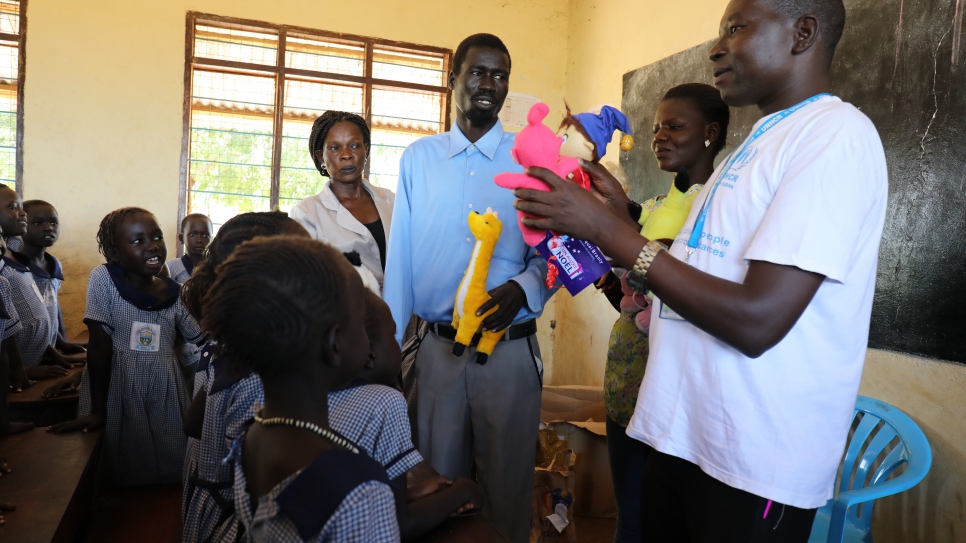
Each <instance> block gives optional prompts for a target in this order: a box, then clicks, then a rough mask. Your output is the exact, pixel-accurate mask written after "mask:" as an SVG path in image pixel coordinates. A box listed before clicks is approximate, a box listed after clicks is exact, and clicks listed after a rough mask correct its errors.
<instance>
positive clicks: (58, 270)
mask: <svg viewBox="0 0 966 543" xmlns="http://www.w3.org/2000/svg"><path fill="white" fill-rule="evenodd" d="M23 209H24V212H26V213H27V232H26V233H25V234H24V236H23V246H22V247H21V249H20V251H18V252H19V253H20V254H22V255H23V256H24V257H26V258H25V259H22V260H21V262H26V264H27V266H28V267H29V268H30V273H31V274H33V278H34V282H35V283H36V284H37V288H38V289H39V290H40V294H41V296H42V297H43V299H44V305H46V306H47V313H49V314H50V322H51V324H52V325H53V326H54V327H55V328H56V329H57V333H56V337H55V340H54V345H53V347H54V348H56V350H57V351H59V352H61V353H64V354H73V353H82V352H84V348H83V347H81V346H80V345H75V344H73V343H69V342H68V341H67V330H66V327H65V325H64V317H63V314H62V313H61V310H60V301H59V299H58V294H59V293H60V285H61V283H63V282H64V272H63V269H64V268H63V266H61V264H60V260H58V259H57V257H55V256H54V255H52V254H50V253H49V252H48V251H47V250H48V249H49V248H51V247H53V246H54V244H55V243H57V238H58V237H59V236H60V217H59V216H58V214H57V210H56V209H55V208H54V206H53V205H52V204H50V203H47V202H45V201H43V200H27V201H26V202H24V203H23ZM48 352H49V351H48ZM67 362H72V361H69V360H68V361H67Z"/></svg>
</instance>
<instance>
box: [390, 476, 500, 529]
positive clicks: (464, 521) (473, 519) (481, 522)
mask: <svg viewBox="0 0 966 543" xmlns="http://www.w3.org/2000/svg"><path fill="white" fill-rule="evenodd" d="M427 466H428V465H427ZM434 475H439V474H438V473H437V472H436V471H435V470H434V469H432V468H428V469H423V468H421V467H420V468H417V469H416V470H413V471H411V472H410V474H409V477H408V478H407V484H408V485H410V486H411V485H413V484H416V483H419V482H421V481H424V480H426V479H427V478H429V477H431V476H434ZM419 541H420V543H505V542H508V540H507V538H505V537H503V534H501V533H500V532H498V531H497V530H496V528H495V527H494V526H493V525H492V524H490V521H488V520H486V519H485V518H483V515H480V514H475V515H468V516H461V517H450V518H449V519H447V520H446V521H445V522H443V523H442V524H440V525H439V526H437V527H436V529H435V530H433V531H432V532H429V533H428V534H426V535H425V536H423V537H421V538H420V539H419Z"/></svg>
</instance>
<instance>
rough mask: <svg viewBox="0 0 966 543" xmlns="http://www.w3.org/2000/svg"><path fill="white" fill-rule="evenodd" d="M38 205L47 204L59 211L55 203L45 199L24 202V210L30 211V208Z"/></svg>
mask: <svg viewBox="0 0 966 543" xmlns="http://www.w3.org/2000/svg"><path fill="white" fill-rule="evenodd" d="M36 206H47V207H49V208H50V209H53V210H54V211H57V208H56V207H54V204H52V203H50V202H46V201H44V200H27V201H26V202H24V203H23V210H24V211H26V212H28V213H29V212H30V208H32V207H36Z"/></svg>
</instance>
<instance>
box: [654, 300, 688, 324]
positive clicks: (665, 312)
mask: <svg viewBox="0 0 966 543" xmlns="http://www.w3.org/2000/svg"><path fill="white" fill-rule="evenodd" d="M660 317H661V318H662V319H667V320H671V321H683V320H684V317H682V316H681V315H678V314H677V313H675V312H674V310H673V309H671V308H670V307H668V306H667V305H666V304H665V303H664V300H661V313H660Z"/></svg>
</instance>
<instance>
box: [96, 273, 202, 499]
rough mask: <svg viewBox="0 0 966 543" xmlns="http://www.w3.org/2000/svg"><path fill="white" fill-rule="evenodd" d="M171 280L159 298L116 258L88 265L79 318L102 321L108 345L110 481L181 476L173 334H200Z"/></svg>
mask: <svg viewBox="0 0 966 543" xmlns="http://www.w3.org/2000/svg"><path fill="white" fill-rule="evenodd" d="M168 287H169V288H168V293H167V296H166V299H165V300H164V301H159V300H157V299H156V298H154V297H153V296H149V295H147V294H144V293H143V292H141V291H139V290H137V288H135V287H134V286H133V285H131V284H129V283H128V282H127V281H126V280H125V279H124V272H123V270H122V269H121V268H120V266H117V265H116V264H106V265H103V266H99V267H97V268H95V269H94V271H93V272H91V277H90V282H89V283H88V286H87V310H86V311H85V312H84V322H85V323H87V324H88V325H90V324H92V323H97V324H100V325H102V327H103V328H104V330H105V331H106V332H107V333H108V335H110V336H111V345H112V347H113V355H112V358H111V387H110V390H109V391H108V396H107V413H106V424H105V430H104V444H103V450H102V451H101V463H102V471H103V472H104V481H103V482H104V484H105V485H108V486H137V485H151V484H162V483H179V482H181V476H182V468H183V463H184V457H185V442H186V438H185V435H184V430H183V428H182V423H183V414H184V410H185V408H186V407H187V405H188V401H189V398H188V389H187V387H186V386H185V382H184V378H183V377H182V374H181V369H180V368H179V366H178V359H177V357H176V356H175V352H174V342H175V336H176V333H180V334H181V336H182V337H184V338H185V340H186V341H190V342H198V341H200V340H201V339H202V332H201V329H200V328H199V327H198V324H197V323H195V321H194V320H193V319H192V318H191V317H190V316H189V315H188V311H187V310H186V309H185V307H184V306H183V305H182V304H181V300H180V298H179V296H178V294H179V293H180V291H181V286H180V285H178V284H177V283H175V282H174V281H168Z"/></svg>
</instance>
